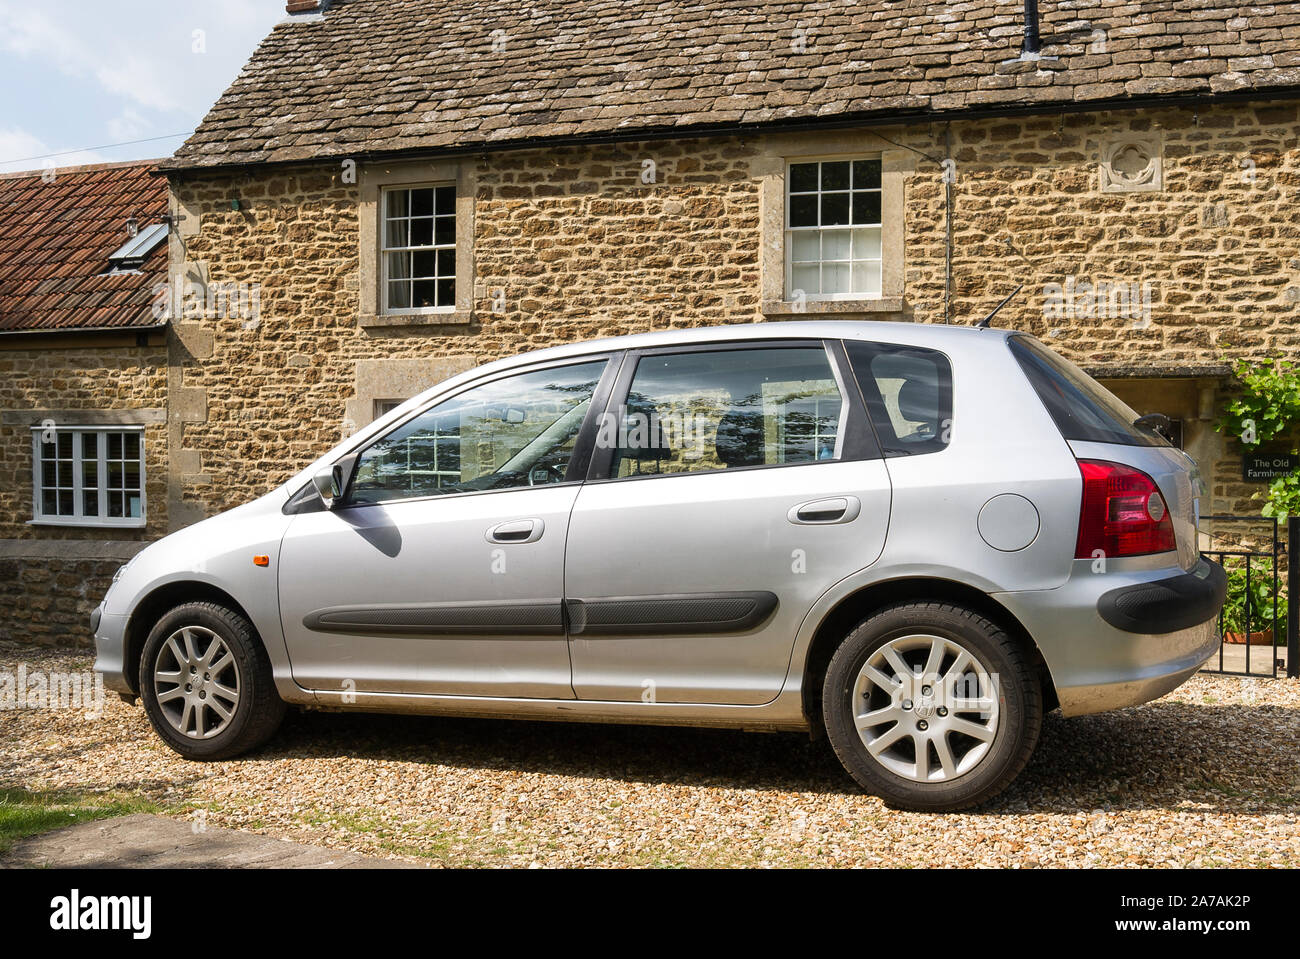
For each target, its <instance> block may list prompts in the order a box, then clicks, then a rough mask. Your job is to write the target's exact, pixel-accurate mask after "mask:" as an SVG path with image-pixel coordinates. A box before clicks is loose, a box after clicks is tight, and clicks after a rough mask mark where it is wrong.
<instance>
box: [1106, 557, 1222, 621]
mask: <svg viewBox="0 0 1300 959" xmlns="http://www.w3.org/2000/svg"><path fill="white" fill-rule="evenodd" d="M1227 595H1228V574H1227V573H1225V572H1224V571H1223V567H1222V566H1220V565H1219V564H1218V563H1214V562H1211V561H1210V560H1208V559H1204V558H1202V559H1201V561H1200V562H1199V563H1197V564H1196V565H1195V566H1194V567H1192V569H1191V570H1189V571H1188V572H1186V573H1183V574H1181V575H1179V576H1170V577H1168V578H1167V579H1158V580H1155V581H1153V582H1150V583H1137V584H1134V585H1131V586H1121V587H1119V588H1117V589H1112V590H1110V591H1108V592H1105V593H1102V595H1101V598H1100V599H1098V600H1097V612H1098V613H1099V614H1100V615H1101V618H1102V619H1104V620H1105V621H1106V622H1107V623H1109V624H1110V625H1111V626H1114V627H1115V628H1116V629H1122V630H1124V631H1125V632H1129V633H1173V632H1177V631H1178V630H1180V629H1187V628H1188V627H1190V626H1199V625H1200V624H1201V623H1204V622H1206V621H1207V620H1211V619H1215V618H1217V617H1218V615H1219V610H1220V609H1222V608H1223V601H1224V599H1225V598H1226V597H1227Z"/></svg>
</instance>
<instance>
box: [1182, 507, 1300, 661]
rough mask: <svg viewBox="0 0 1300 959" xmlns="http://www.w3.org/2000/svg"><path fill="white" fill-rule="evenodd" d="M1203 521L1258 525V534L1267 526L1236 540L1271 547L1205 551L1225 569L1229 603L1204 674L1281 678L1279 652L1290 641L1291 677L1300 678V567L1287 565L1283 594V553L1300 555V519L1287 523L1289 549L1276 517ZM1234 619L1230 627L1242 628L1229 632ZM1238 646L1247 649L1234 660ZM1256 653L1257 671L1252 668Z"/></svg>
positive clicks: (1204, 519) (1209, 518) (1205, 520)
mask: <svg viewBox="0 0 1300 959" xmlns="http://www.w3.org/2000/svg"><path fill="white" fill-rule="evenodd" d="M1201 522H1202V524H1218V523H1233V524H1243V525H1246V526H1248V527H1249V526H1253V527H1255V530H1256V531H1260V530H1261V528H1262V531H1263V532H1264V535H1262V536H1261V535H1260V534H1259V532H1255V533H1254V534H1253V535H1252V531H1251V530H1250V529H1249V528H1247V529H1245V530H1243V533H1242V535H1241V536H1240V537H1237V539H1238V540H1239V541H1241V540H1245V541H1250V540H1255V541H1257V542H1260V543H1262V544H1268V548H1265V547H1264V546H1261V547H1260V548H1253V549H1252V548H1250V547H1249V546H1246V545H1239V546H1235V547H1233V546H1224V547H1221V548H1210V549H1203V550H1201V555H1202V556H1205V557H1208V558H1209V559H1213V560H1215V561H1216V562H1218V563H1219V564H1220V565H1221V566H1223V567H1224V569H1225V570H1226V571H1227V572H1228V577H1229V580H1228V596H1229V602H1228V605H1227V606H1225V607H1224V609H1223V610H1222V611H1221V612H1220V613H1219V636H1220V638H1221V640H1222V641H1221V642H1220V644H1219V652H1218V655H1217V657H1214V658H1211V660H1210V664H1211V665H1208V666H1207V667H1206V668H1205V671H1206V672H1213V673H1222V674H1223V675H1227V676H1271V677H1273V678H1276V677H1277V676H1278V672H1279V668H1280V666H1281V664H1282V660H1281V659H1280V657H1279V656H1278V652H1279V649H1280V648H1281V647H1282V645H1283V644H1284V643H1285V644H1286V646H1287V657H1286V669H1287V675H1288V676H1295V675H1297V673H1296V669H1297V667H1300V661H1298V658H1297V656H1296V653H1295V643H1296V637H1297V632H1296V628H1297V621H1296V609H1295V606H1296V601H1297V582H1296V580H1297V577H1298V576H1300V564H1298V563H1291V562H1288V563H1287V589H1286V591H1285V595H1283V591H1282V576H1281V570H1280V567H1281V562H1280V561H1281V558H1282V556H1283V555H1284V554H1285V555H1286V556H1287V557H1288V559H1289V558H1290V557H1291V556H1293V555H1296V554H1297V553H1300V521H1298V520H1296V519H1294V518H1293V519H1291V521H1290V522H1289V523H1288V524H1287V533H1288V539H1289V540H1290V542H1289V544H1288V545H1287V546H1284V545H1283V543H1282V539H1281V535H1280V533H1281V529H1280V527H1279V524H1278V521H1277V520H1276V519H1271V518H1268V517H1263V516H1202V517H1201ZM1210 535H1211V537H1212V538H1218V537H1216V536H1214V534H1210ZM1229 616H1231V617H1232V620H1233V622H1232V623H1231V624H1230V625H1232V626H1236V627H1238V628H1237V629H1232V630H1230V631H1228V632H1225V630H1224V622H1225V619H1226V618H1227V617H1229ZM1261 634H1266V635H1265V636H1264V637H1263V638H1264V639H1265V641H1266V642H1265V644H1261V645H1258V646H1257V645H1256V644H1255V642H1254V640H1258V639H1259V638H1261ZM1229 635H1235V636H1237V637H1239V639H1240V642H1230V641H1229V639H1228V637H1229ZM1238 646H1240V648H1241V649H1242V650H1243V651H1244V652H1243V655H1242V656H1241V657H1238V656H1237V655H1235V654H1234V655H1232V656H1231V657H1229V655H1228V651H1229V649H1234V650H1235V647H1238ZM1252 651H1253V652H1254V659H1255V664H1256V665H1255V668H1252V665H1251V654H1252ZM1243 658H1244V665H1240V666H1239V664H1238V663H1237V662H1231V663H1230V662H1229V659H1231V660H1239V659H1243ZM1261 659H1265V662H1264V663H1260V660H1261ZM1215 664H1217V668H1216V666H1215ZM1261 667H1262V668H1261Z"/></svg>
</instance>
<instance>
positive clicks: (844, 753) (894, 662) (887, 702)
mask: <svg viewBox="0 0 1300 959" xmlns="http://www.w3.org/2000/svg"><path fill="white" fill-rule="evenodd" d="M822 711H823V718H824V720H825V723H826V732H827V736H828V737H829V739H830V741H831V745H832V746H833V747H834V749H835V753H836V755H837V756H838V757H839V759H840V762H842V763H843V764H844V768H845V769H847V770H848V772H849V774H850V775H852V776H853V778H854V779H856V780H857V781H858V783H859V784H860V785H862V786H863V788H865V789H867V790H868V791H869V792H872V793H875V794H876V795H878V796H880V797H881V798H883V799H884V800H885V801H886V802H887V803H889V804H890V805H892V806H897V807H899V808H901V809H912V810H921V811H931V812H939V811H953V810H957V809H964V808H967V807H969V806H974V805H977V804H979V803H981V802H985V801H986V800H989V799H991V798H993V797H994V796H996V795H997V794H998V793H1000V792H1001V791H1002V790H1003V789H1005V788H1006V787H1007V785H1008V784H1010V782H1011V781H1012V780H1013V779H1015V777H1016V776H1017V775H1018V774H1019V772H1020V770H1021V769H1023V768H1024V766H1025V763H1026V762H1028V761H1029V757H1030V755H1031V754H1032V753H1033V751H1034V746H1035V745H1036V744H1037V742H1038V734H1039V730H1040V729H1041V727H1042V719H1043V696H1042V689H1041V687H1040V685H1039V681H1038V677H1037V675H1036V674H1035V671H1034V670H1033V668H1032V666H1031V664H1030V663H1029V661H1028V658H1027V657H1026V655H1025V652H1024V650H1022V649H1021V648H1020V646H1019V645H1018V644H1017V643H1016V641H1015V640H1014V639H1012V638H1011V637H1010V636H1009V635H1008V634H1007V633H1006V631H1005V630H1003V629H1002V628H1001V627H1000V626H998V625H997V624H996V623H994V622H992V621H991V620H989V619H987V618H986V617H984V616H982V615H980V614H979V613H976V612H974V611H972V610H969V609H965V608H962V607H960V606H954V605H950V604H947V603H938V602H913V603H901V604H899V605H896V606H891V607H888V608H886V609H882V610H880V611H879V612H877V613H875V614H874V615H872V616H871V617H869V618H868V619H866V620H864V621H863V622H862V623H860V624H859V625H858V627H857V628H856V629H854V630H853V632H851V633H850V634H849V635H848V636H847V637H846V638H845V640H844V642H843V643H842V644H841V645H840V647H839V649H838V650H836V652H835V655H834V656H833V657H832V658H831V662H830V665H829V666H828V667H827V671H826V679H825V683H824V685H823V687H822Z"/></svg>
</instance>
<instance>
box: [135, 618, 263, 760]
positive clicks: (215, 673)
mask: <svg viewBox="0 0 1300 959" xmlns="http://www.w3.org/2000/svg"><path fill="white" fill-rule="evenodd" d="M139 689H140V696H141V699H143V700H144V708H145V712H146V713H147V714H148V716H149V722H150V723H151V724H152V725H153V728H154V730H155V731H156V732H157V733H158V735H159V736H161V737H162V738H163V740H164V741H165V742H166V743H167V745H169V746H171V748H172V749H174V750H175V751H176V752H178V753H180V754H181V755H182V756H184V757H185V758H186V759H201V760H215V759H229V758H230V757H232V756H238V755H239V754H240V753H244V752H247V751H248V750H250V749H255V748H256V747H258V746H260V745H262V744H263V743H264V742H266V741H267V740H268V739H270V738H271V736H273V735H274V734H275V731H276V729H277V728H279V725H280V721H281V720H282V719H283V718H284V712H285V704H284V702H283V701H282V700H281V699H280V697H279V696H278V695H277V694H276V691H275V682H274V680H273V679H272V677H271V662H270V659H269V658H268V657H267V655H266V650H265V649H263V648H262V644H261V643H260V642H259V641H258V638H257V634H256V632H255V630H254V629H253V626H252V624H251V623H249V621H248V620H247V619H245V618H244V617H243V616H242V615H240V614H239V613H236V612H234V611H233V610H230V609H226V608H225V607H223V606H218V605H216V604H214V603H186V604H185V605H183V606H177V607H176V608H174V609H172V610H171V611H169V612H168V613H167V614H166V615H165V616H163V617H162V619H160V620H159V621H158V623H157V624H156V625H155V626H154V628H153V630H152V632H150V633H149V637H148V639H146V640H145V644H144V652H143V655H142V656H141V657H140V685H139Z"/></svg>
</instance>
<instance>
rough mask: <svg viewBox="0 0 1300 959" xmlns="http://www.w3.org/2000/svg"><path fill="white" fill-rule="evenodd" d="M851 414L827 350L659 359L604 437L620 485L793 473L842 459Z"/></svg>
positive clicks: (644, 367) (636, 382)
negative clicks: (650, 479) (655, 477)
mask: <svg viewBox="0 0 1300 959" xmlns="http://www.w3.org/2000/svg"><path fill="white" fill-rule="evenodd" d="M843 408H844V403H843V397H842V396H841V395H840V389H839V386H838V384H837V383H836V380H835V374H834V373H833V371H832V369H831V364H830V359H829V358H828V356H827V355H826V350H825V349H824V348H823V347H822V346H821V345H820V344H818V345H815V346H807V347H781V348H770V349H768V348H760V349H740V350H710V351H699V352H689V353H672V354H652V355H648V356H642V357H641V358H640V360H639V362H638V363H637V368H636V373H635V375H634V376H633V378H632V384H631V387H630V388H629V390H628V396H627V401H626V403H625V404H624V405H623V406H622V407H620V408H619V409H618V410H617V412H616V413H615V414H614V417H613V418H610V419H608V421H607V423H605V424H602V433H603V434H604V435H605V436H606V437H608V439H609V444H610V445H611V446H614V447H615V448H616V454H615V457H614V464H613V468H612V471H611V475H612V476H614V477H618V478H623V477H629V476H641V475H646V474H672V473H698V472H706V471H710V470H725V469H737V468H744V467H754V466H780V465H792V464H796V463H811V462H816V461H817V460H830V459H835V458H836V457H837V456H838V455H839V433H840V412H841V410H842V409H843ZM615 431H616V434H615ZM598 442H599V439H598Z"/></svg>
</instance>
